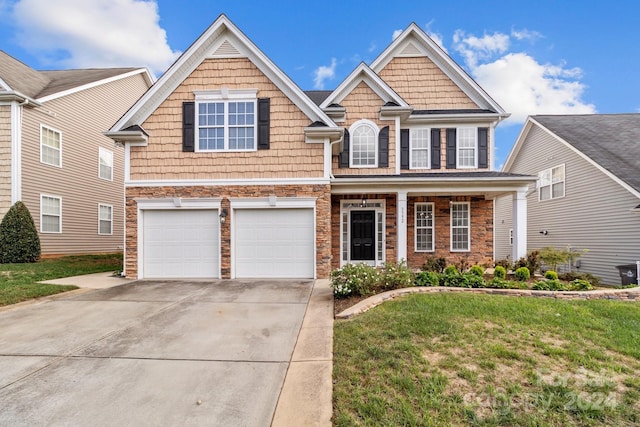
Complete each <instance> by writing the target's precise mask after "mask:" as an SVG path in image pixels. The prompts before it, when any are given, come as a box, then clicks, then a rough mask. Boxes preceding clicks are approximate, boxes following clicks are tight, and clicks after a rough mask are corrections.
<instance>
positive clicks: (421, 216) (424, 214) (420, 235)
mask: <svg viewBox="0 0 640 427" xmlns="http://www.w3.org/2000/svg"><path fill="white" fill-rule="evenodd" d="M415 216H416V217H415V239H416V251H432V250H433V205H432V204H430V203H417V204H416V209H415Z"/></svg>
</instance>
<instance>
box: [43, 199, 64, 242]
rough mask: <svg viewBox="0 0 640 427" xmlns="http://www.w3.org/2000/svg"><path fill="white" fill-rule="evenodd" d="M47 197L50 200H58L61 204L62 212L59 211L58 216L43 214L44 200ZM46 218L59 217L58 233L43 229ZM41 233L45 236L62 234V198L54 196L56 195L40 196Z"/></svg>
mask: <svg viewBox="0 0 640 427" xmlns="http://www.w3.org/2000/svg"><path fill="white" fill-rule="evenodd" d="M45 197H46V198H49V199H57V200H58V202H59V203H60V211H59V213H58V215H56V214H51V213H44V212H43V209H42V206H43V199H44V198H45ZM45 216H52V217H55V216H57V217H58V231H49V230H44V229H43V227H42V226H43V224H44V221H43V218H44V217H45ZM40 232H41V233H43V234H61V233H62V197H60V196H54V195H51V194H40Z"/></svg>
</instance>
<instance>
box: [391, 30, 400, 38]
mask: <svg viewBox="0 0 640 427" xmlns="http://www.w3.org/2000/svg"><path fill="white" fill-rule="evenodd" d="M400 34H402V30H395V31H394V32H393V34H392V35H391V40H395V39H397V38H398V37H399V36H400Z"/></svg>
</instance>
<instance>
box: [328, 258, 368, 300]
mask: <svg viewBox="0 0 640 427" xmlns="http://www.w3.org/2000/svg"><path fill="white" fill-rule="evenodd" d="M379 275H380V273H379V272H378V270H377V269H376V268H374V267H372V266H370V265H367V264H346V265H345V266H343V267H342V268H339V269H337V270H333V271H332V272H331V275H330V276H331V287H332V288H333V295H334V296H335V297H336V298H345V297H348V296H352V295H354V296H367V295H371V294H372V293H373V292H374V289H375V288H376V286H378V282H379Z"/></svg>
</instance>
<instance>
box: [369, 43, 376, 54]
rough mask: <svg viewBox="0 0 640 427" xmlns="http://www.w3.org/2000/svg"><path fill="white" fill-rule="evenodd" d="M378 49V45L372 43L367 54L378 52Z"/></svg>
mask: <svg viewBox="0 0 640 427" xmlns="http://www.w3.org/2000/svg"><path fill="white" fill-rule="evenodd" d="M377 48H378V46H377V45H376V43H375V42H371V44H370V45H369V49H367V52H369V53H371V52H373V51H374V50H376V49H377Z"/></svg>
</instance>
